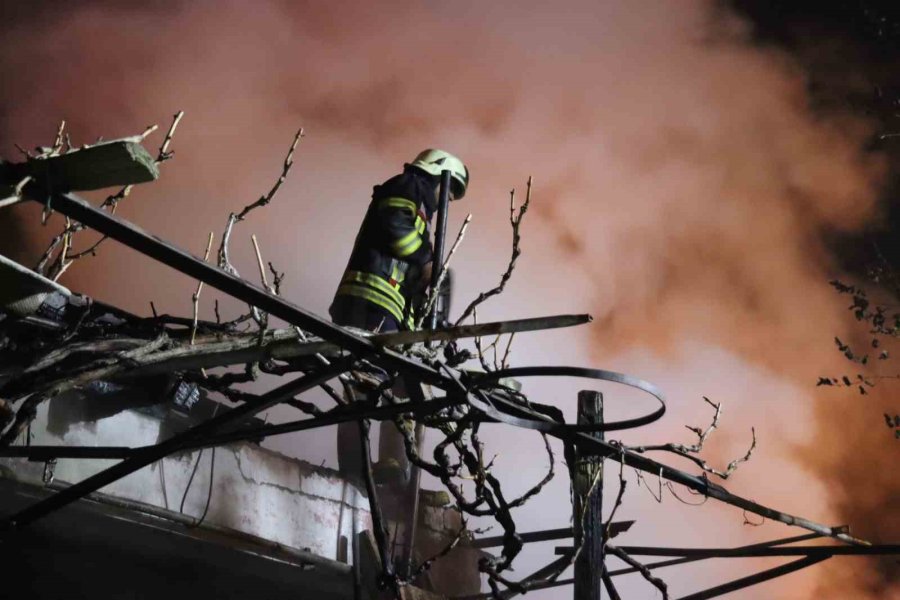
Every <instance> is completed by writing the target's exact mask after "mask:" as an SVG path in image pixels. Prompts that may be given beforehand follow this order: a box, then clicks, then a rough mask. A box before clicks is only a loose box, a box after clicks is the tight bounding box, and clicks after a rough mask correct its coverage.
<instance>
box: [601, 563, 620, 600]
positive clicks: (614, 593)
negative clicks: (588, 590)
mask: <svg viewBox="0 0 900 600" xmlns="http://www.w3.org/2000/svg"><path fill="white" fill-rule="evenodd" d="M601 579H603V587H605V588H606V593H607V594H609V600H622V596H620V595H619V591H618V590H617V589H616V586H615V585H613V580H612V577H611V576H610V574H609V571H607V570H606V569H603V575H602V576H601Z"/></svg>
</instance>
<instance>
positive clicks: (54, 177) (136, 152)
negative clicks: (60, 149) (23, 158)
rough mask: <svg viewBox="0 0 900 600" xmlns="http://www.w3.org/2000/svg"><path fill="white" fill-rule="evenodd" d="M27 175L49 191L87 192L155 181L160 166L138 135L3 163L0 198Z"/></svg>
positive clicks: (5, 195)
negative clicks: (19, 161) (64, 152)
mask: <svg viewBox="0 0 900 600" xmlns="http://www.w3.org/2000/svg"><path fill="white" fill-rule="evenodd" d="M29 175H30V176H31V177H32V178H34V180H35V181H37V182H39V183H40V185H41V186H42V187H45V188H46V189H49V190H51V191H87V190H99V189H102V188H108V187H114V186H123V185H131V184H136V183H146V182H148V181H154V180H156V179H158V178H159V167H158V166H157V164H156V159H154V158H153V157H152V156H151V155H150V153H149V152H147V150H145V149H144V147H143V146H142V145H141V144H140V141H138V140H137V138H125V139H121V140H110V141H108V142H102V143H99V144H94V145H93V146H85V147H83V148H79V149H77V150H73V151H71V152H68V153H66V154H60V155H59V156H51V157H48V158H34V159H29V160H28V161H27V162H24V163H6V164H4V165H3V166H2V169H0V198H6V197H8V196H10V195H12V194H11V193H10V187H12V186H15V185H16V183H18V182H19V181H21V180H22V179H23V178H24V177H26V176H29ZM4 190H5V192H4Z"/></svg>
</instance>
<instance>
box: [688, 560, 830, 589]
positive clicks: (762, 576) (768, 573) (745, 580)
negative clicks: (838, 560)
mask: <svg viewBox="0 0 900 600" xmlns="http://www.w3.org/2000/svg"><path fill="white" fill-rule="evenodd" d="M828 558H829V557H828V556H821V557H807V558H801V559H800V560H795V561H793V562H789V563H787V564H786V565H781V566H779V567H774V568H772V569H766V570H765V571H760V572H759V573H756V574H754V575H750V576H749V577H742V578H741V579H735V580H734V581H729V582H728V583H723V584H722V585H717V586H716V587H712V588H709V589H708V590H704V591H702V592H697V593H696V594H690V595H688V596H682V597H681V598H679V599H678V600H708V599H709V598H716V597H718V596H724V595H725V594H730V593H731V592H735V591H737V590H742V589H744V588H746V587H750V586H753V585H757V584H760V583H763V582H765V581H769V580H770V579H775V578H776V577H781V576H782V575H787V574H788V573H793V572H794V571H799V570H800V569H805V568H806V567H811V566H812V565H814V564H816V563H820V562H822V561H823V560H828Z"/></svg>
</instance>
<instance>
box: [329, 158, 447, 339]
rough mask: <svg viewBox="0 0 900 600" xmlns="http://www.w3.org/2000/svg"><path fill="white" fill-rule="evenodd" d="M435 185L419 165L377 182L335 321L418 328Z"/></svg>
mask: <svg viewBox="0 0 900 600" xmlns="http://www.w3.org/2000/svg"><path fill="white" fill-rule="evenodd" d="M434 189H435V184H434V182H433V180H432V179H431V176H429V175H427V174H425V173H423V172H421V171H419V170H418V169H416V168H413V167H407V168H406V169H405V170H404V172H403V173H402V174H400V175H397V176H396V177H392V178H391V179H389V180H387V181H386V182H384V183H383V184H381V185H377V186H375V189H374V191H373V193H372V201H371V203H370V204H369V208H368V210H367V211H366V216H365V218H364V219H363V222H362V225H361V226H360V229H359V233H358V234H357V236H356V242H355V243H354V245H353V252H352V253H351V255H350V260H349V261H348V263H347V268H346V270H345V271H344V274H343V276H342V277H341V282H340V284H339V286H338V289H337V292H336V293H335V297H334V302H332V304H331V308H330V309H329V313H330V314H331V318H332V319H333V320H334V322H335V323H338V324H340V325H352V326H355V327H360V328H363V329H375V328H376V327H378V326H379V324H381V325H382V330H383V331H390V330H395V329H403V328H406V329H411V328H412V322H413V319H414V316H415V315H414V310H415V307H414V306H413V303H414V300H413V299H414V298H415V296H416V294H417V292H418V287H419V280H420V277H421V268H422V266H423V265H425V263H427V262H429V261H431V256H432V251H431V241H430V236H429V225H430V222H431V216H432V214H433V213H434V211H435V209H436V205H437V200H436V199H435V197H434Z"/></svg>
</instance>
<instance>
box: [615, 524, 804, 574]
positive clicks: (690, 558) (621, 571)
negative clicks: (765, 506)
mask: <svg viewBox="0 0 900 600" xmlns="http://www.w3.org/2000/svg"><path fill="white" fill-rule="evenodd" d="M820 537H822V534H819V533H806V534H803V535H795V536H793V537H789V538H782V539H779V540H772V541H770V542H761V543H759V544H750V545H749V546H741V548H744V549H750V548H770V547H772V546H778V545H781V544H793V543H794V542H805V541H807V540H813V539H817V538H820ZM707 558H709V557H706V556H703V557H699V556H688V557H685V558H675V559H672V560H662V561H659V562H655V563H649V564H646V565H644V567H645V568H647V569H650V570H651V571H652V570H653V569H661V568H663V567H673V566H675V565H683V564H686V563H691V562H697V561H699V560H707ZM639 570H640V569H638V568H637V567H625V568H623V569H616V570H614V571H610V572H609V574H610V576H611V577H617V576H619V575H628V574H630V573H637V572H638V571H639Z"/></svg>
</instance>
